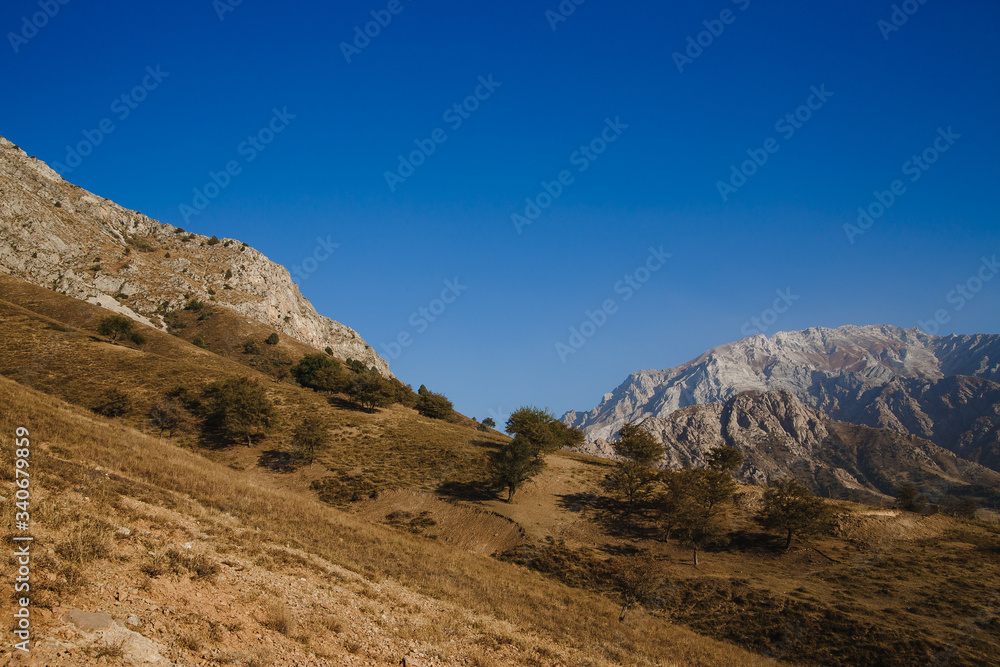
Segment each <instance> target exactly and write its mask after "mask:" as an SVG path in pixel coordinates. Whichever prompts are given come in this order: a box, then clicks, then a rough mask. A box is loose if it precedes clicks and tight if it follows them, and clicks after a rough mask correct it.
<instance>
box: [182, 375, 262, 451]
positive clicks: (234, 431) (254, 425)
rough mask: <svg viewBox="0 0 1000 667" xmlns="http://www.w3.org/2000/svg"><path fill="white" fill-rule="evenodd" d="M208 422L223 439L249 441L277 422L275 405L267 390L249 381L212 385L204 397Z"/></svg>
mask: <svg viewBox="0 0 1000 667" xmlns="http://www.w3.org/2000/svg"><path fill="white" fill-rule="evenodd" d="M201 408H202V410H203V413H204V416H205V423H206V426H208V427H209V428H211V429H214V430H216V431H217V432H218V433H220V434H221V435H222V436H223V437H224V438H226V439H228V440H232V441H243V440H246V443H247V447H250V446H251V445H252V444H253V441H252V438H253V437H255V436H256V435H258V434H263V433H267V432H268V431H270V430H271V429H272V428H273V427H274V426H275V424H276V423H277V421H278V417H277V412H276V411H275V409H274V404H273V403H272V402H271V400H270V399H269V398H268V397H267V394H266V393H265V391H264V388H263V387H262V386H260V384H258V383H257V382H256V381H255V380H251V379H250V378H246V377H241V378H230V379H227V380H219V381H216V382H213V383H212V384H210V385H208V387H206V388H205V391H204V392H203V393H202V396H201Z"/></svg>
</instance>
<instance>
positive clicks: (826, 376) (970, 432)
mask: <svg viewBox="0 0 1000 667" xmlns="http://www.w3.org/2000/svg"><path fill="white" fill-rule="evenodd" d="M998 383H1000V335H995V334H976V335H964V336H956V335H952V336H930V335H927V334H925V333H923V332H921V331H920V330H918V329H915V328H914V329H903V328H900V327H893V326H886V325H870V326H853V325H850V326H843V327H838V328H835V329H828V328H823V327H815V328H810V329H806V330H804V331H791V332H779V333H776V334H774V335H773V336H771V337H770V338H768V337H766V336H763V335H756V336H751V337H749V338H744V339H742V340H740V341H737V342H734V343H729V344H726V345H721V346H719V347H716V348H714V349H711V350H709V351H707V352H705V353H704V354H702V355H701V356H699V357H698V358H696V359H693V360H691V361H689V362H687V363H685V364H682V365H680V366H675V367H674V368H669V369H666V370H644V371H638V372H635V373H632V374H631V375H630V376H629V377H628V378H627V379H626V380H625V382H623V383H622V384H621V385H619V386H618V387H617V388H615V390H614V391H612V392H610V393H608V394H605V395H604V400H602V401H601V403H600V405H598V406H597V407H595V408H593V409H592V410H589V411H587V412H576V411H570V412H567V413H566V414H565V415H564V416H563V421H564V422H565V423H566V424H569V425H571V426H575V427H578V428H581V429H583V431H584V433H585V434H586V436H587V441H588V442H589V443H591V445H592V446H591V449H593V450H595V451H596V449H599V447H597V448H595V447H593V444H594V443H599V442H600V441H603V440H608V439H610V438H613V437H614V436H615V434H616V433H617V432H618V430H619V429H620V428H621V427H622V425H624V424H626V423H635V422H641V421H643V420H645V419H648V418H651V417H656V418H665V417H668V416H669V415H671V414H672V413H673V412H675V411H676V410H678V409H679V408H682V407H685V406H689V405H695V404H706V403H717V402H725V401H727V400H729V399H731V398H732V397H733V396H735V395H736V394H738V393H740V392H745V391H758V392H767V391H787V392H788V393H789V394H790V395H791V396H793V397H794V398H795V399H796V400H798V401H800V402H801V403H802V404H803V405H805V406H807V407H810V408H814V409H817V410H820V411H822V412H824V413H826V414H828V415H829V416H830V417H832V418H833V419H836V420H839V421H846V422H852V423H855V424H863V425H867V426H871V427H876V428H891V429H894V430H897V431H900V432H904V433H911V434H913V435H917V436H920V437H922V438H926V439H928V440H931V441H932V442H934V443H935V444H937V445H940V446H942V447H944V448H946V449H949V450H951V451H953V452H955V453H957V454H959V455H960V456H963V457H968V458H970V460H973V461H976V462H980V463H983V464H984V465H988V466H990V467H994V468H995V469H1000V443H998V441H997V437H998V436H997V430H998V427H1000V384H998Z"/></svg>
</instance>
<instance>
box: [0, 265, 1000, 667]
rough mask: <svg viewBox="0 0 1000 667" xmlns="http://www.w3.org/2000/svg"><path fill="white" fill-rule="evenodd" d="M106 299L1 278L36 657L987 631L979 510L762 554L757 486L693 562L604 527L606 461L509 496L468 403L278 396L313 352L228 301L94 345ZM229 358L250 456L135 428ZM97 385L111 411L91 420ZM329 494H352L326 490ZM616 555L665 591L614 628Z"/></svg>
mask: <svg viewBox="0 0 1000 667" xmlns="http://www.w3.org/2000/svg"><path fill="white" fill-rule="evenodd" d="M106 314H107V311H104V310H102V309H100V308H99V307H96V306H92V305H89V304H86V303H83V302H80V301H77V300H74V299H70V298H68V297H65V296H62V295H59V294H56V293H54V292H50V291H47V290H44V289H41V288H37V287H33V286H30V285H27V284H25V283H23V282H20V281H18V280H15V279H12V278H9V277H0V376H2V377H0V495H2V496H6V497H7V498H8V502H4V503H2V504H0V517H2V524H3V528H2V529H3V530H5V531H6V532H8V533H9V532H12V528H13V523H12V522H13V521H14V506H13V504H12V503H11V502H9V499H11V498H12V497H13V496H12V491H13V486H12V485H13V474H12V452H13V447H12V441H13V438H12V436H13V431H14V429H15V428H16V427H17V426H25V427H27V428H28V429H29V430H30V431H31V434H32V438H33V443H34V449H33V454H32V473H33V475H34V477H33V481H32V484H33V487H32V489H33V498H34V502H35V504H34V507H33V520H34V522H35V523H34V526H33V528H32V531H33V534H34V535H35V537H36V543H35V553H36V561H35V569H34V570H33V575H34V576H35V577H36V579H35V581H36V582H37V583H36V584H35V588H34V589H33V597H32V601H33V604H34V605H35V606H36V608H37V609H38V614H37V617H36V622H37V625H36V626H35V628H36V630H37V631H38V633H39V637H44V638H45V639H46V643H44V644H42V645H40V646H39V647H38V651H39V653H38V654H37V655H36V657H37V656H42V655H44V659H45V662H46V663H47V664H52V665H79V664H109V665H110V664H121V663H122V661H123V660H126V664H127V660H128V659H129V658H130V656H131V657H134V656H135V655H137V654H138V652H140V651H141V650H143V646H144V645H142V644H141V642H140V639H141V638H142V637H146V638H148V639H150V640H152V641H153V642H155V646H154V648H155V650H156V651H158V652H159V653H160V654H161V655H162V656H164V658H165V659H167V660H170V661H173V662H174V663H175V664H182V665H189V664H198V663H199V662H201V663H203V664H236V665H239V664H245V665H268V664H279V665H285V664H287V665H292V664H323V665H326V664H329V665H362V664H365V665H398V664H400V661H401V659H402V658H403V657H409V658H413V659H412V660H410V662H408V663H407V664H410V663H413V664H417V665H422V664H426V665H430V664H433V665H475V666H477V667H489V666H493V667H506V666H508V665H511V666H513V665H537V666H539V667H541V666H545V667H548V666H550V665H564V666H565V667H569V666H571V665H572V666H576V665H592V666H598V665H629V666H632V665H767V664H777V662H778V661H780V662H781V663H783V664H823V665H845V666H846V665H856V664H881V665H911V664H948V665H952V666H958V665H979V664H989V661H990V659H991V657H992V656H994V655H996V653H997V650H998V649H1000V623H998V621H997V618H996V614H997V611H998V609H1000V565H998V561H1000V559H998V556H1000V534H998V530H997V528H996V527H995V526H993V525H990V524H986V523H983V522H978V521H960V520H956V519H951V518H948V517H944V516H941V515H935V516H929V517H921V516H919V515H912V514H902V513H897V512H892V511H885V510H882V509H877V508H871V507H865V506H863V505H855V504H852V503H847V502H837V510H838V513H839V517H838V522H837V529H836V531H834V532H833V533H831V534H828V535H824V536H821V537H818V538H815V539H811V540H797V541H796V542H795V543H794V545H793V548H792V549H790V550H788V551H784V550H783V549H781V548H780V547H779V546H777V544H776V540H775V539H774V538H773V537H772V536H769V535H767V534H765V533H762V532H760V530H759V529H758V528H757V527H756V526H755V524H753V522H752V521H751V518H752V514H753V511H754V509H755V507H756V506H757V503H758V502H759V498H760V495H761V493H762V491H761V490H760V489H758V488H755V487H742V495H741V499H740V502H739V503H738V505H737V507H736V510H735V511H734V512H733V515H732V518H731V520H730V525H729V544H728V545H725V546H720V547H719V548H717V549H715V550H710V551H709V552H707V553H705V554H703V556H702V562H701V563H700V565H699V567H697V568H696V567H694V566H693V563H692V561H691V557H690V553H689V552H688V551H687V550H685V549H684V548H682V547H681V546H679V545H678V544H676V543H675V542H673V541H670V542H664V541H662V540H661V539H660V536H659V535H657V534H656V533H655V532H653V531H650V530H648V529H647V528H645V527H642V526H640V527H629V526H624V525H622V524H621V523H620V522H618V521H616V520H615V517H614V513H613V512H612V510H613V507H614V505H613V503H611V502H609V501H608V500H607V499H606V498H605V497H604V496H603V493H604V492H603V491H602V489H601V487H600V482H601V480H602V478H603V477H604V475H605V474H606V473H607V472H608V471H609V470H610V468H611V465H612V464H611V463H610V462H608V461H605V460H602V459H596V458H593V457H586V456H580V455H572V454H568V453H558V454H556V455H553V456H550V457H549V462H548V466H547V467H546V469H545V471H544V472H543V473H542V474H541V475H540V476H539V477H538V478H536V479H535V480H533V481H532V482H530V483H529V484H528V485H526V487H525V488H524V489H522V490H521V491H519V493H518V496H517V499H516V502H515V503H513V504H508V503H506V502H503V501H501V500H499V499H498V498H497V497H496V496H494V495H492V494H491V493H489V492H488V491H484V488H483V484H482V482H481V480H482V477H483V472H484V461H485V455H486V453H487V452H488V451H490V449H491V448H495V447H497V446H499V445H500V444H501V443H503V442H504V441H505V438H504V437H503V436H501V435H500V434H496V433H483V432H480V431H478V430H476V429H475V428H474V426H475V424H474V422H472V420H468V419H466V418H463V417H458V418H456V419H455V421H454V423H452V422H445V421H439V420H432V419H427V418H424V417H422V416H421V415H419V414H418V413H417V412H415V411H414V410H412V409H410V408H406V407H403V406H401V405H395V406H393V407H391V408H387V409H383V410H380V411H377V412H375V413H371V414H369V413H367V412H364V411H361V410H358V409H356V408H354V407H353V406H352V405H351V404H350V403H349V402H347V401H346V400H344V399H343V397H337V396H329V395H325V394H321V393H318V392H314V391H312V390H308V389H303V388H301V387H298V386H297V385H295V384H294V383H293V382H291V381H290V380H288V379H287V378H284V374H283V373H282V372H281V369H282V368H287V367H288V366H289V365H290V363H294V362H295V361H297V360H298V359H299V358H301V356H302V355H303V354H306V353H308V352H313V351H314V350H311V349H310V348H308V347H307V346H304V345H302V344H300V343H298V342H295V341H289V340H287V339H285V338H284V337H283V338H282V340H281V341H279V343H278V345H276V346H267V345H262V346H261V347H262V349H263V351H262V353H261V354H259V355H247V354H245V353H244V352H243V351H242V350H243V342H244V341H245V340H248V339H254V340H258V341H261V340H263V338H265V337H266V336H267V335H268V334H269V333H271V332H270V331H267V330H265V329H263V328H262V327H261V326H260V325H256V324H251V323H247V322H246V320H242V321H241V318H239V317H235V316H232V315H231V314H230V313H228V312H227V311H225V310H223V309H218V312H216V313H215V314H213V315H210V316H208V317H201V318H200V319H199V317H200V313H198V312H196V311H190V312H185V313H184V315H183V316H184V317H185V318H186V319H185V322H184V324H185V326H183V327H179V328H178V329H177V331H176V333H177V335H169V334H165V333H163V332H159V331H156V330H153V329H147V328H143V330H142V333H143V335H144V336H145V338H146V341H145V343H144V344H143V345H141V346H137V345H135V344H132V343H127V344H112V343H111V342H110V341H108V340H107V339H105V338H104V337H102V336H99V335H97V333H96V331H97V323H98V321H99V320H100V318H101V317H102V316H104V315H106ZM196 335H197V336H200V337H201V338H202V339H203V341H204V344H205V347H204V348H201V347H197V346H195V345H193V344H191V342H190V341H191V340H193V339H194V337H195V336H196ZM242 376H246V377H251V378H255V379H256V380H257V381H259V382H260V383H262V384H263V385H265V386H266V389H267V393H268V395H269V397H270V398H271V399H272V400H273V401H274V403H275V404H276V407H277V411H278V416H279V425H278V427H277V428H276V429H275V430H274V431H273V432H272V433H270V434H269V435H268V436H266V437H264V438H261V439H257V440H255V441H254V443H253V446H252V447H247V446H245V445H237V446H223V445H222V444H221V443H219V442H216V441H214V440H213V439H212V438H211V437H210V436H206V435H205V433H204V432H203V431H202V430H201V429H200V428H198V420H197V417H196V416H195V415H188V417H187V419H186V423H185V425H184V426H183V427H182V428H181V429H180V430H179V431H178V432H177V433H176V434H175V435H174V436H173V437H167V436H163V437H161V436H160V434H159V430H158V429H156V428H154V427H153V426H152V424H151V423H150V421H149V419H148V416H147V415H148V411H149V408H150V406H152V405H153V403H154V402H155V401H157V400H158V399H159V398H160V397H162V396H163V394H164V392H167V391H170V390H173V389H175V388H176V387H178V386H184V387H187V388H188V389H189V390H190V391H192V392H197V391H199V390H200V388H202V387H204V386H205V385H207V384H208V383H209V382H212V381H214V380H217V379H220V378H225V377H242ZM283 378H284V379H283ZM112 388H120V389H123V390H124V391H126V392H127V393H128V394H129V395H131V396H133V397H134V399H135V404H134V406H133V409H132V410H131V412H130V413H129V414H127V415H125V416H123V417H120V418H116V419H106V418H104V417H100V416H97V415H95V414H94V413H93V412H91V411H90V408H91V407H93V406H94V405H95V404H96V403H97V402H99V401H100V399H101V397H102V396H103V395H105V394H106V393H107V392H108V391H109V390H111V389H112ZM307 415H318V416H320V417H321V418H322V419H323V420H324V423H325V424H326V428H327V429H328V430H329V432H330V434H331V445H330V446H329V447H328V448H326V449H324V450H322V451H321V452H320V453H319V455H318V456H317V458H316V460H315V461H314V462H313V463H312V464H311V465H300V464H298V463H296V462H294V461H292V460H291V459H290V457H289V451H290V446H291V433H292V430H293V429H294V427H295V425H296V424H298V423H299V422H300V421H301V420H302V419H303V418H304V417H305V416H307ZM345 489H346V490H347V491H350V490H352V489H353V490H356V491H358V492H359V493H358V494H357V496H356V497H357V498H360V501H359V502H353V503H347V502H340V501H342V500H343V499H344V498H345V494H344V490H345ZM372 490H375V491H378V492H379V493H378V494H377V497H372V498H369V495H371V494H370V493H369V492H370V491H372ZM347 495H350V494H349V493H348V494H347ZM323 499H327V500H332V501H337V506H331V505H330V504H329V503H326V502H323ZM501 553H502V555H501V557H499V558H497V557H491V554H495V555H500V554H501ZM637 555H640V556H641V555H645V556H648V557H649V558H651V559H652V560H653V561H655V562H656V563H657V565H658V568H659V569H660V570H661V571H662V572H663V573H665V576H666V579H665V585H664V586H663V587H662V588H661V589H660V591H659V593H658V596H657V597H656V599H655V600H653V602H654V604H653V605H652V606H651V607H650V609H648V610H645V609H641V608H636V609H634V610H632V611H629V613H628V614H627V616H626V618H625V621H624V622H621V623H620V622H618V615H619V611H620V601H621V598H620V594H619V591H618V590H617V589H616V582H617V581H618V574H619V573H618V571H617V570H616V568H619V567H620V566H621V564H622V563H628V562H631V560H632V559H634V558H635V557H636V556H637ZM12 566H13V562H12V561H11V562H7V563H5V565H4V567H5V568H11V567H12ZM3 595H4V599H7V595H8V594H7V593H4V594H3ZM70 609H79V610H84V611H107V612H109V613H110V614H111V615H112V616H114V617H115V618H117V619H119V621H120V622H121V623H124V619H127V618H130V617H132V619H133V620H134V621H136V623H135V624H131V625H130V624H124V626H127V627H128V628H129V629H131V630H133V631H135V632H138V633H139V634H138V635H136V636H132V635H128V634H124V633H125V630H124V629H123V628H124V626H123V628H118V630H120V631H121V632H118V630H115V632H117V633H118V634H115V633H114V632H113V633H105V634H104V635H100V634H97V635H95V634H93V633H85V632H83V631H81V630H78V629H74V628H72V627H71V626H69V625H67V624H66V622H64V621H63V620H62V618H63V613H64V612H65V611H67V610H70ZM10 613H11V612H10V611H8V607H7V606H6V605H4V607H3V616H2V618H0V621H3V622H9V621H10V620H11V617H10ZM140 635H141V637H140ZM119 640H120V641H122V642H123V644H122V646H120V647H117V648H116V646H117V642H118V641H119ZM55 642H61V643H58V644H57V643H55ZM146 648H147V649H148V648H149V647H148V646H147V647H146ZM10 653H11V651H10V648H9V646H4V647H2V648H0V664H2V663H3V662H4V660H5V659H6V657H7V656H8V655H10ZM122 654H123V655H122Z"/></svg>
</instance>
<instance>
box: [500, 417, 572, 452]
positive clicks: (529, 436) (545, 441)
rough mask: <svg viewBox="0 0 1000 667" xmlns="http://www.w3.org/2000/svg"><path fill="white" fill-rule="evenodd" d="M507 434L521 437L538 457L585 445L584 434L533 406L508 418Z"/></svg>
mask: <svg viewBox="0 0 1000 667" xmlns="http://www.w3.org/2000/svg"><path fill="white" fill-rule="evenodd" d="M505 430H506V431H507V433H509V434H510V435H513V436H521V437H523V438H524V439H526V440H527V441H528V442H529V443H530V444H531V446H532V447H534V448H535V449H536V450H537V452H538V455H542V454H549V453H551V452H555V451H558V450H560V449H562V448H563V447H575V446H577V445H580V444H582V443H583V433H582V432H581V431H580V430H579V429H575V428H570V427H568V426H566V425H565V424H563V423H562V422H561V421H559V420H558V419H556V417H555V416H554V415H553V414H552V413H551V412H549V410H548V409H542V408H538V407H535V406H532V405H528V406H524V407H522V408H518V409H517V410H515V411H514V412H513V413H511V415H510V417H508V418H507V424H506V426H505Z"/></svg>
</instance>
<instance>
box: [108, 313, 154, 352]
mask: <svg viewBox="0 0 1000 667" xmlns="http://www.w3.org/2000/svg"><path fill="white" fill-rule="evenodd" d="M97 333H99V334H100V335H102V336H107V337H108V338H110V339H111V342H113V343H117V342H118V341H120V340H130V341H132V342H134V343H135V344H137V345H142V344H143V343H145V342H146V339H145V337H144V336H142V334H140V333H138V332H137V331H135V322H134V321H133V320H132V319H131V318H128V317H125V316H124V315H108V316H107V317H103V318H101V321H100V322H98V324H97Z"/></svg>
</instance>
